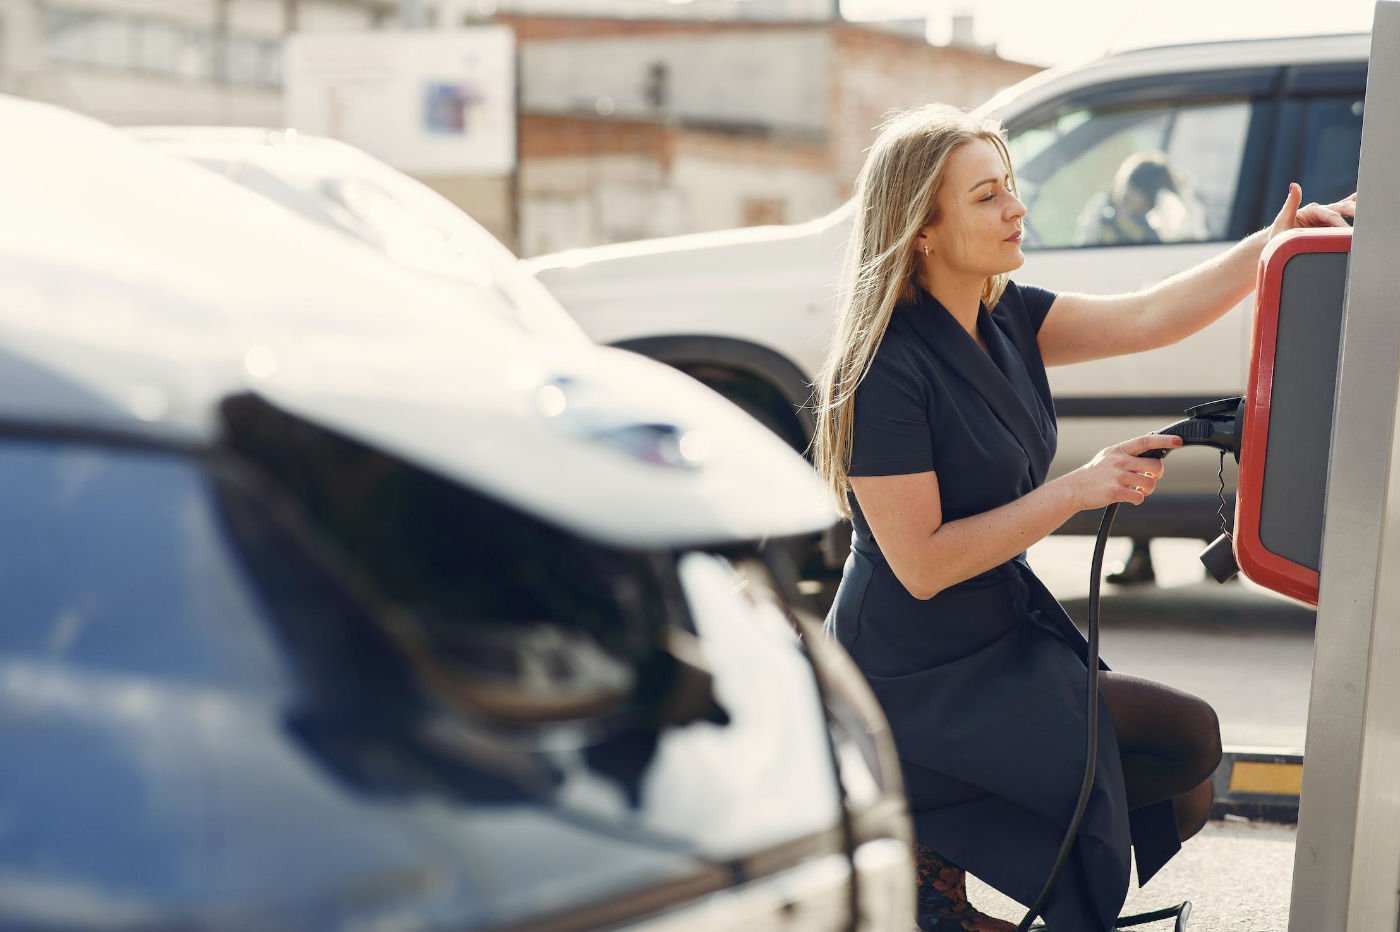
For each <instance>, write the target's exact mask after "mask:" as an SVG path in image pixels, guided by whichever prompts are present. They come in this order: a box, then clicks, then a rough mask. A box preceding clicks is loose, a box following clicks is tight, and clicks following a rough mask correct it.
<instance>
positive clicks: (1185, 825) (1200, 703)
mask: <svg viewBox="0 0 1400 932" xmlns="http://www.w3.org/2000/svg"><path fill="white" fill-rule="evenodd" d="M1099 683H1100V687H1101V688H1102V690H1103V697H1104V701H1105V702H1107V703H1108V711H1109V714H1110V715H1111V716H1112V717H1113V728H1114V731H1116V732H1117V735H1118V749H1119V752H1120V754H1121V755H1122V759H1123V782H1124V783H1125V784H1126V786H1127V791H1128V808H1129V809H1136V808H1138V807H1139V806H1146V805H1149V804H1150V803H1155V802H1159V801H1161V800H1163V799H1172V798H1174V799H1175V800H1176V821H1177V830H1178V833H1179V834H1180V836H1181V838H1182V839H1183V840H1185V839H1187V838H1190V837H1191V836H1192V835H1194V834H1196V833H1197V832H1198V831H1200V830H1201V827H1202V826H1204V825H1205V823H1206V820H1207V819H1208V818H1209V817H1210V806H1211V802H1212V800H1213V794H1212V790H1211V783H1210V777H1211V774H1213V773H1214V772H1215V768H1216V766H1217V765H1219V763H1220V722H1219V720H1218V719H1217V718H1216V716H1215V710H1214V709H1212V708H1211V707H1210V706H1209V705H1208V704H1207V703H1206V702H1205V701H1204V700H1202V699H1198V698H1197V697H1195V696H1193V695H1191V694H1190V693H1184V692H1182V691H1181V690H1179V689H1173V688H1171V687H1170V686H1164V685H1162V684H1161V683H1154V682H1153V681H1151V680H1145V679H1143V678H1142V677H1138V676H1131V675H1129V674H1126V673H1111V672H1104V673H1102V674H1101V675H1100V677H1099Z"/></svg>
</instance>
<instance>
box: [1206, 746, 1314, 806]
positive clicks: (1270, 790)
mask: <svg viewBox="0 0 1400 932" xmlns="http://www.w3.org/2000/svg"><path fill="white" fill-rule="evenodd" d="M1211 783H1212V784H1213V785H1214V787H1215V804H1214V805H1213V806H1212V807H1211V810H1210V817H1211V818H1212V819H1224V818H1226V817H1227V816H1229V817H1235V818H1245V819H1253V820H1260V821H1264V822H1281V823H1284V824H1288V825H1293V824H1296V823H1297V821H1298V795H1299V793H1300V792H1301V791H1302V787H1303V752H1302V750H1301V749H1296V748H1258V747H1241V746H1230V747H1226V748H1225V749H1224V753H1223V755H1222V757H1221V760H1220V766H1219V767H1217V768H1216V769H1215V773H1214V774H1213V775H1212V776H1211Z"/></svg>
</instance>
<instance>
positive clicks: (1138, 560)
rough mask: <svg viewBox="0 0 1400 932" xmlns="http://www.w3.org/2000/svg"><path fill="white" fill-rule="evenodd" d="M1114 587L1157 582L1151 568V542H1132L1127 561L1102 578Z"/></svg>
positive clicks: (1154, 571) (1154, 572)
mask: <svg viewBox="0 0 1400 932" xmlns="http://www.w3.org/2000/svg"><path fill="white" fill-rule="evenodd" d="M1104 579H1105V580H1107V581H1108V582H1111V583H1113V584H1114V585H1116V586H1142V585H1147V584H1150V583H1154V582H1156V581H1157V572H1156V570H1154V569H1153V567H1152V545H1151V541H1146V540H1135V541H1133V549H1132V552H1131V553H1129V554H1128V559H1127V560H1125V561H1123V562H1122V563H1121V564H1119V565H1118V566H1117V568H1115V570H1114V571H1113V572H1112V573H1109V574H1108V575H1107V576H1105V577H1104Z"/></svg>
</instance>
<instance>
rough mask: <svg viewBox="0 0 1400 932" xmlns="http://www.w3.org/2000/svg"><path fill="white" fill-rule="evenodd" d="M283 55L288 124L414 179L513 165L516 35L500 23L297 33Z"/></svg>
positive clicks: (491, 171)
mask: <svg viewBox="0 0 1400 932" xmlns="http://www.w3.org/2000/svg"><path fill="white" fill-rule="evenodd" d="M286 48H287V51H286V56H287V59H286V67H285V75H286V83H285V88H286V89H285V92H284V93H285V103H286V117H287V125H288V126H291V127H294V128H296V129H298V130H301V131H302V132H306V133H314V134H317V135H321V136H330V137H332V138H335V139H340V140H343V141H345V142H348V143H350V144H351V145H354V146H358V147H359V148H361V149H364V150H365V151H366V152H369V153H371V154H372V155H375V156H377V157H378V158H381V159H383V160H384V161H386V162H388V163H389V164H390V165H393V166H394V167H395V168H398V169H400V170H401V171H406V172H410V173H413V174H417V175H464V174H465V175H502V174H508V173H510V172H511V171H513V170H514V168H515V159H516V153H515V119H516V114H515V36H514V34H513V33H512V32H511V30H510V29H509V28H508V27H505V26H482V27H475V28H469V29H453V30H438V31H383V32H381V31H375V32H358V33H324V34H317V33H309V34H306V33H302V34H296V35H293V36H290V37H289V39H288V42H287V47H286Z"/></svg>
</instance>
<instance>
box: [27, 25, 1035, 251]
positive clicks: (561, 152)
mask: <svg viewBox="0 0 1400 932" xmlns="http://www.w3.org/2000/svg"><path fill="white" fill-rule="evenodd" d="M479 25H496V26H502V25H503V26H506V27H508V28H509V29H510V30H512V32H513V34H514V37H515V42H514V48H515V54H516V75H515V79H514V82H515V95H516V100H517V106H516V114H515V116H516V119H515V133H516V139H515V147H514V148H515V155H514V168H513V170H511V171H507V172H505V173H494V174H487V175H483V174H481V173H480V172H454V171H452V170H450V169H449V170H435V171H433V172H431V173H426V174H425V173H423V172H421V171H414V174H415V175H416V176H417V177H419V178H420V179H421V180H423V181H425V182H426V183H428V184H430V185H431V186H433V187H434V188H436V189H437V190H439V191H440V192H442V193H443V194H444V195H446V196H447V197H448V198H449V199H451V200H452V201H454V202H455V203H457V204H458V205H459V206H461V207H462V208H464V209H465V210H467V211H468V212H469V213H471V214H472V215H473V216H474V217H476V218H477V219H478V220H479V221H480V222H482V223H483V224H485V225H486V226H487V227H488V228H489V229H491V230H492V232H494V233H495V234H496V235H497V236H499V237H500V238H501V239H502V240H503V241H504V242H506V243H507V244H508V245H510V246H511V247H512V248H514V249H515V250H516V251H517V252H518V253H520V254H522V255H526V256H529V255H536V254H539V253H542V252H549V251H554V250H559V249H564V248H571V247H576V246H588V245H596V244H600V243H609V242H620V241H626V240H633V239H640V238H647V237H654V236H665V235H671V234H680V233H688V232H698V231H704V230H715V229H724V228H729V227H735V226H744V225H754V224H766V223H793V222H799V221H803V220H808V219H812V218H814V217H817V216H820V215H821V214H823V213H825V212H827V211H829V210H831V209H833V208H834V207H836V206H837V205H839V204H840V203H841V202H842V201H843V200H845V198H846V197H848V196H849V193H850V190H851V185H852V183H853V181H854V179H855V175H856V172H857V170H858V169H859V167H860V164H861V161H862V159H863V157H864V151H865V149H866V148H867V147H868V146H869V145H870V143H871V141H872V140H873V138H874V132H875V130H874V127H875V126H876V125H877V124H878V123H879V121H880V119H881V117H882V115H883V114H885V113H886V112H887V111H889V110H891V109H896V108H903V107H908V106H912V105H915V104H919V103H925V102H928V101H935V100H938V101H945V102H948V103H953V104H958V105H966V106H972V105H976V104H979V103H981V102H983V101H984V100H986V99H987V98H988V97H990V96H991V95H992V94H993V93H995V92H996V91H997V90H999V89H1001V88H1003V87H1005V86H1007V85H1010V84H1012V83H1014V82H1015V81H1017V80H1019V79H1021V78H1022V77H1025V76H1026V75H1028V74H1031V73H1033V72H1034V71H1036V70H1038V69H1037V68H1036V66H1033V65H1028V64H1023V63H1020V62H1015V61H1008V60H1006V59H1003V58H1000V57H998V56H997V54H996V52H995V50H994V49H992V48H989V47H983V46H978V45H976V44H975V43H974V42H973V41H972V24H971V21H970V20H968V19H967V18H965V17H962V18H959V21H958V22H955V23H954V24H953V31H952V35H953V40H952V42H950V43H949V44H948V45H942V46H933V45H930V44H929V43H928V42H927V41H926V40H925V39H924V33H925V31H926V30H925V26H926V25H927V24H926V23H924V22H923V21H921V20H918V19H911V18H909V17H905V18H903V19H901V20H896V21H890V22H885V23H864V22H863V23H855V22H848V21H845V20H844V19H843V18H842V17H841V16H840V12H839V9H838V4H837V2H836V0H692V2H689V3H685V4H678V3H671V2H664V0H455V2H454V0H0V92H4V93H10V94H16V95H19V96H23V97H29V98H34V99H38V100H44V101H50V102H53V103H56V104H59V105H62V106H65V107H70V108H72V109H75V110H78V111H80V112H83V113H87V114H90V115H92V116H95V117H97V118H98V119H101V120H104V121H107V122H110V123H115V124H118V125H135V124H212V125H241V126H268V127H280V126H284V125H286V123H287V120H288V112H287V109H286V94H287V90H288V89H287V88H286V86H285V84H286V76H287V74H288V71H289V68H288V65H287V62H286V60H285V59H284V52H285V49H286V46H287V37H288V36H290V35H292V34H294V33H303V34H316V33H341V34H347V33H364V32H370V31H394V30H401V29H415V30H417V29H435V30H450V29H461V28H471V27H474V26H479ZM313 129H314V128H313ZM356 141H357V142H359V143H360V144H361V145H365V147H366V148H370V149H371V151H373V149H374V147H373V146H372V145H366V144H365V143H364V142H363V141H361V140H356ZM391 148H392V147H389V146H386V147H385V149H386V150H388V149H391ZM376 154H381V155H382V153H376ZM390 160H391V161H392V159H390ZM399 167H405V168H408V169H409V170H410V171H412V170H413V169H412V167H411V166H399Z"/></svg>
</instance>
